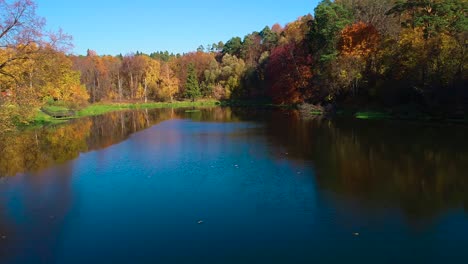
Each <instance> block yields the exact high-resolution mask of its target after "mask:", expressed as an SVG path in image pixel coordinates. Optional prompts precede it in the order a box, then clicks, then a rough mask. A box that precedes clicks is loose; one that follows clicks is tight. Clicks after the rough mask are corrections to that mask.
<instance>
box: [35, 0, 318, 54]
mask: <svg viewBox="0 0 468 264" xmlns="http://www.w3.org/2000/svg"><path fill="white" fill-rule="evenodd" d="M318 1H319V0H286V1H271V0H270V1H267V0H237V1H236V0H231V1H224V0H203V1H188V0H172V1H168V0H166V1H162V0H153V1H151V0H133V1H110V0H103V1H101V0H94V1H91V0H80V1H68V0H36V3H37V4H38V10H37V13H38V15H40V16H42V17H45V18H46V20H47V28H48V29H55V30H56V29H58V28H62V29H63V30H64V32H66V33H68V34H70V35H72V36H73V44H74V45H75V49H74V51H73V52H74V53H75V54H85V53H86V50H87V49H88V48H89V49H93V50H95V51H97V52H98V54H111V55H116V54H119V53H122V54H127V53H130V52H135V51H137V50H138V51H143V52H145V53H150V52H153V51H159V50H168V51H170V52H175V53H183V52H189V51H193V50H196V48H197V47H198V46H199V45H206V44H209V43H214V42H216V43H217V42H218V41H220V40H222V41H224V42H226V40H228V39H230V38H231V37H233V36H240V37H243V36H244V35H246V34H248V33H250V32H252V31H259V30H261V29H262V28H263V27H264V26H266V25H269V26H271V25H273V24H274V23H280V24H282V25H284V24H286V23H287V22H291V21H293V20H295V19H296V18H297V17H299V16H301V15H305V14H307V13H313V10H314V8H315V6H316V5H317V3H318Z"/></svg>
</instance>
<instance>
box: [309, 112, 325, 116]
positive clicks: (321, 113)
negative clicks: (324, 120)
mask: <svg viewBox="0 0 468 264" xmlns="http://www.w3.org/2000/svg"><path fill="white" fill-rule="evenodd" d="M310 114H311V115H317V116H319V115H323V112H322V111H310Z"/></svg>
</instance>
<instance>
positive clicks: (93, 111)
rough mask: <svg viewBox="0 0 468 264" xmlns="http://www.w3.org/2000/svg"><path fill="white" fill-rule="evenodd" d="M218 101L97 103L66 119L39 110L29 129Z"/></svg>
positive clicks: (58, 109)
mask: <svg viewBox="0 0 468 264" xmlns="http://www.w3.org/2000/svg"><path fill="white" fill-rule="evenodd" d="M219 104H220V103H219V101H216V100H200V101H196V102H191V101H177V102H172V103H160V102H151V103H97V104H91V105H89V106H87V107H85V108H83V109H81V110H79V111H77V112H76V114H75V116H71V117H66V118H54V117H52V116H50V115H48V114H46V113H44V112H42V111H41V110H38V111H37V114H36V117H35V118H34V120H33V121H32V122H31V124H30V125H28V126H30V127H37V126H45V125H53V124H61V123H64V122H67V121H68V120H70V119H75V118H80V117H87V116H98V115H102V114H106V113H110V112H115V111H123V110H133V109H154V108H183V107H202V106H216V105H219ZM44 109H45V110H46V111H49V112H52V113H57V112H66V111H69V109H68V108H66V107H64V106H55V105H49V106H45V107H44ZM194 111H196V110H194Z"/></svg>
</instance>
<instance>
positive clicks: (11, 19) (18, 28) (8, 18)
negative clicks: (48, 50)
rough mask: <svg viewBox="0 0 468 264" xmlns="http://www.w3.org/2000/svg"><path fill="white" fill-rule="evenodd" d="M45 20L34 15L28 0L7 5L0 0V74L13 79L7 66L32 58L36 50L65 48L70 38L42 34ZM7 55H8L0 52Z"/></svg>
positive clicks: (61, 34)
mask: <svg viewBox="0 0 468 264" xmlns="http://www.w3.org/2000/svg"><path fill="white" fill-rule="evenodd" d="M44 25H45V20H44V19H43V18H41V17H39V16H37V15H36V4H35V3H34V2H33V1H32V0H17V1H13V2H11V3H9V2H7V1H6V0H0V48H1V51H0V74H1V75H5V76H8V77H10V78H13V79H15V80H17V79H18V78H19V76H17V75H14V74H12V73H11V72H9V71H8V70H7V67H8V66H10V65H14V64H15V63H21V61H26V60H31V59H34V54H35V53H36V52H37V51H38V50H39V49H37V47H46V46H49V47H53V48H54V49H66V48H68V47H70V46H71V45H70V43H69V41H70V39H71V38H70V37H69V36H67V35H65V34H63V32H62V31H59V32H57V33H46V32H45V31H44V29H43V28H44ZM4 52H8V54H9V55H8V56H1V53H4Z"/></svg>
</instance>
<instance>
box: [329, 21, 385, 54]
mask: <svg viewBox="0 0 468 264" xmlns="http://www.w3.org/2000/svg"><path fill="white" fill-rule="evenodd" d="M379 41H380V36H379V33H378V31H377V29H375V27H374V26H372V25H370V24H365V23H363V22H358V23H355V24H353V25H350V26H348V27H346V28H345V29H343V31H341V36H340V39H339V41H338V49H339V51H340V53H341V54H342V55H345V56H354V57H365V56H367V55H368V54H369V53H371V52H375V51H376V50H377V47H378V45H379Z"/></svg>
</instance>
